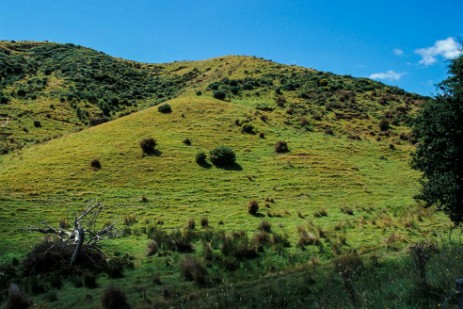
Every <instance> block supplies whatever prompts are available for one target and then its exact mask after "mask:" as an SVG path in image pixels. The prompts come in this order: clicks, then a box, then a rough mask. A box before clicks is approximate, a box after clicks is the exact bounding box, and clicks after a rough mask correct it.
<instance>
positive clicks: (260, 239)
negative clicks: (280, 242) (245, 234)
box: [253, 231, 272, 251]
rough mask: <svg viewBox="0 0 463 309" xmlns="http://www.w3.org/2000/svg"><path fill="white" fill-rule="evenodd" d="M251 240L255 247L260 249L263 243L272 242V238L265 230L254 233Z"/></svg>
mask: <svg viewBox="0 0 463 309" xmlns="http://www.w3.org/2000/svg"><path fill="white" fill-rule="evenodd" d="M253 241H254V242H255V244H256V246H257V248H258V249H259V250H260V251H262V250H263V248H264V246H265V245H268V244H271V243H272V238H271V237H270V235H269V234H268V233H267V232H265V231H260V232H257V233H255V234H254V236H253Z"/></svg>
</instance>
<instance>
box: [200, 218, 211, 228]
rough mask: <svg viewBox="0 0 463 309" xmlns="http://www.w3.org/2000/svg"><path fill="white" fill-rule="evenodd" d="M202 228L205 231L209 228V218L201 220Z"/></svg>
mask: <svg viewBox="0 0 463 309" xmlns="http://www.w3.org/2000/svg"><path fill="white" fill-rule="evenodd" d="M201 227H202V228H203V229H205V228H208V227H209V219H208V218H207V217H203V218H201Z"/></svg>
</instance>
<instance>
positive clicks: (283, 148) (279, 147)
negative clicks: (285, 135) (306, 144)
mask: <svg viewBox="0 0 463 309" xmlns="http://www.w3.org/2000/svg"><path fill="white" fill-rule="evenodd" d="M288 151H289V148H288V143H286V142H285V141H278V142H277V143H276V144H275V152H277V153H285V152H288Z"/></svg>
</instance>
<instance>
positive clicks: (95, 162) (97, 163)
mask: <svg viewBox="0 0 463 309" xmlns="http://www.w3.org/2000/svg"><path fill="white" fill-rule="evenodd" d="M90 166H91V167H92V168H93V169H94V170H95V171H98V170H100V169H101V163H100V160H98V159H93V160H92V162H90Z"/></svg>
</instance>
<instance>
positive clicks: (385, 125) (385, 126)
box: [378, 119, 390, 131]
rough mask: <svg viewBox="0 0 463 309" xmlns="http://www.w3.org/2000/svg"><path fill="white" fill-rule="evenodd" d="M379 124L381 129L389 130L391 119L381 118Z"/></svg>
mask: <svg viewBox="0 0 463 309" xmlns="http://www.w3.org/2000/svg"><path fill="white" fill-rule="evenodd" d="M378 126H379V129H380V130H381V131H387V130H389V128H390V124H389V121H387V120H386V119H383V120H381V121H380V122H379V124H378Z"/></svg>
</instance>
